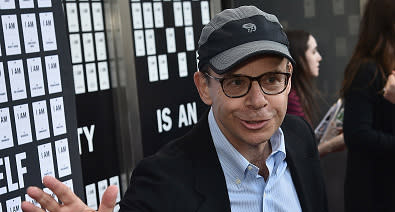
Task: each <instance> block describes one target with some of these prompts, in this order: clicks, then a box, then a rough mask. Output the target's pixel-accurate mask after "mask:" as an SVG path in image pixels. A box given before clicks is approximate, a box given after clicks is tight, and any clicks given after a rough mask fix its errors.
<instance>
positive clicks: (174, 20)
mask: <svg viewBox="0 0 395 212" xmlns="http://www.w3.org/2000/svg"><path fill="white" fill-rule="evenodd" d="M202 8H203V9H202ZM131 11H132V14H131V15H132V23H133V34H134V35H135V37H134V42H135V52H136V54H135V56H136V57H135V61H136V63H135V68H136V77H137V89H138V100H139V108H140V118H141V130H142V142H143V151H144V156H148V155H151V154H153V153H155V152H156V151H157V150H158V149H159V148H160V147H162V146H163V145H164V144H166V143H167V142H169V141H170V140H173V139H175V138H177V137H180V136H182V135H184V134H185V133H186V132H187V131H188V130H190V129H191V127H193V125H194V124H195V123H196V122H197V121H198V119H199V117H200V116H201V114H202V112H204V111H205V110H206V109H207V106H205V105H204V104H203V102H202V101H201V100H200V98H199V95H198V92H197V90H196V88H195V86H194V83H193V74H194V72H195V71H196V70H197V64H196V63H197V61H196V49H197V47H198V45H197V43H198V39H199V36H200V31H201V29H202V28H203V26H204V24H207V22H208V19H209V18H207V17H209V1H174V2H173V1H154V2H150V1H142V2H140V1H131ZM202 11H203V12H204V15H203V16H204V17H205V19H202V14H201V13H202ZM158 14H161V15H162V16H163V21H161V18H159V21H158V17H160V15H159V16H158ZM151 20H152V21H151ZM161 22H163V25H161V24H157V23H161ZM152 32H153V33H152ZM152 34H153V35H154V36H152ZM137 35H140V36H141V37H143V39H141V37H136V36H137ZM152 37H154V38H152ZM153 39H154V41H152V40H153ZM141 42H143V43H144V44H145V45H143V46H142V45H139V43H140V44H141ZM153 43H154V44H155V47H152V44H153ZM169 43H170V44H169ZM169 45H170V46H169Z"/></svg>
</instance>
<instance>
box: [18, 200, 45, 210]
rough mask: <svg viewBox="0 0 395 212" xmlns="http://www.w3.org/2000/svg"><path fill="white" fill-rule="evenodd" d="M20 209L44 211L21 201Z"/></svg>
mask: <svg viewBox="0 0 395 212" xmlns="http://www.w3.org/2000/svg"><path fill="white" fill-rule="evenodd" d="M22 211H24V212H44V210H43V209H41V208H38V207H36V206H35V205H34V204H32V203H30V202H26V201H25V202H22Z"/></svg>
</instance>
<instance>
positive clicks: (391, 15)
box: [340, 0, 395, 97]
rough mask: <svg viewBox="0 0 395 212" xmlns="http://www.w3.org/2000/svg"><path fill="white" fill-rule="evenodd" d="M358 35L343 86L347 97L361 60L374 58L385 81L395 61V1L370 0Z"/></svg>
mask: <svg viewBox="0 0 395 212" xmlns="http://www.w3.org/2000/svg"><path fill="white" fill-rule="evenodd" d="M359 27H360V29H359V39H358V43H357V45H356V47H355V50H354V52H353V55H352V57H351V60H350V62H349V63H348V65H347V67H346V70H345V72H344V80H343V83H342V88H341V90H340V95H341V97H344V96H345V95H346V94H347V92H348V91H349V89H350V86H351V83H352V82H353V80H354V78H355V76H356V75H357V73H358V70H359V67H360V66H361V64H362V63H366V62H369V61H371V62H374V63H375V64H376V65H377V67H378V69H377V70H376V75H377V74H380V75H381V77H382V78H383V80H384V82H386V81H387V77H388V75H389V74H390V73H391V70H392V69H394V68H395V67H394V65H395V56H394V55H395V53H394V48H395V41H394V39H395V1H394V0H369V1H368V2H367V4H366V5H365V11H364V13H363V16H362V19H361V23H360V25H359Z"/></svg>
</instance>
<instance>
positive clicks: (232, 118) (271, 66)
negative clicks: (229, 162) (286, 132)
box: [195, 56, 292, 152]
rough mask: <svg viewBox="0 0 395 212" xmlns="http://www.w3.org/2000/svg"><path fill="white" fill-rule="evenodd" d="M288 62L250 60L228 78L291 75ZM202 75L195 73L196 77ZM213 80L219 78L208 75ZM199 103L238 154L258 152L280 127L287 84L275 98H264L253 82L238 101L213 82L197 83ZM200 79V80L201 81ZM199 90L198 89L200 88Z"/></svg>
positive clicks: (262, 59)
mask: <svg viewBox="0 0 395 212" xmlns="http://www.w3.org/2000/svg"><path fill="white" fill-rule="evenodd" d="M287 63H288V60H287V59H285V58H281V57H275V56H264V57H263V56H260V57H254V58H252V59H249V60H248V61H247V62H246V63H243V64H242V65H240V66H238V67H237V68H236V69H235V70H234V71H232V72H231V73H229V74H242V75H247V76H252V77H256V76H259V75H261V74H263V73H266V72H273V71H277V72H291V71H292V67H288V69H287V66H291V65H290V64H287ZM199 74H200V75H203V74H202V73H200V72H197V75H199ZM209 74H210V75H212V76H215V77H218V78H222V77H224V76H226V75H218V74H215V73H214V72H212V71H210V73H209ZM197 78H198V77H196V76H195V83H196V86H197V87H198V90H199V93H200V96H201V98H202V100H203V101H204V102H205V103H206V104H208V105H211V106H212V108H213V112H214V117H215V119H216V121H217V124H218V126H219V128H220V129H221V131H222V133H223V134H224V135H225V137H226V138H227V139H228V140H229V141H230V142H231V143H232V145H233V146H234V147H235V148H236V149H237V150H239V151H240V152H243V151H248V149H251V148H259V147H260V146H262V145H261V144H264V143H265V142H266V141H268V140H269V139H270V137H271V136H272V135H273V134H274V132H275V131H276V130H277V129H278V128H279V126H280V125H281V123H282V121H283V119H284V116H285V113H286V110H287V103H288V93H289V91H290V87H291V85H290V80H289V83H288V86H287V88H286V90H285V91H284V92H283V93H280V94H277V95H266V94H264V93H263V92H262V90H261V88H260V87H259V84H258V82H257V81H253V83H252V87H251V89H250V90H249V92H248V93H247V94H246V95H245V96H243V97H240V98H229V97H227V96H225V94H224V93H223V91H222V88H221V84H220V83H219V82H218V81H216V80H213V79H209V80H210V83H208V84H207V83H204V81H203V80H206V79H203V80H200V81H198V82H197V81H196V80H198V79H197ZM202 78H203V76H200V79H202ZM199 87H200V88H199Z"/></svg>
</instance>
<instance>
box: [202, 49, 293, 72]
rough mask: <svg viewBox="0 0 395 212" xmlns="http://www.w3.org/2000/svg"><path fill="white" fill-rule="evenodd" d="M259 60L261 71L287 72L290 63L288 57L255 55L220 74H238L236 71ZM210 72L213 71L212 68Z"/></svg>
mask: <svg viewBox="0 0 395 212" xmlns="http://www.w3.org/2000/svg"><path fill="white" fill-rule="evenodd" d="M258 60H259V62H261V63H262V64H263V66H265V67H262V72H271V71H273V72H277V71H278V72H289V69H290V66H291V63H290V61H289V59H288V58H286V57H282V56H278V55H271V54H270V55H257V56H254V57H251V58H248V59H247V60H245V61H244V62H242V63H241V64H239V65H238V66H236V67H234V68H233V69H232V70H231V71H229V72H227V73H225V74H222V75H221V76H228V75H233V74H238V72H240V71H242V70H244V69H246V68H248V65H249V64H252V63H254V62H257V61H258ZM210 72H212V73H213V71H212V70H210Z"/></svg>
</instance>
